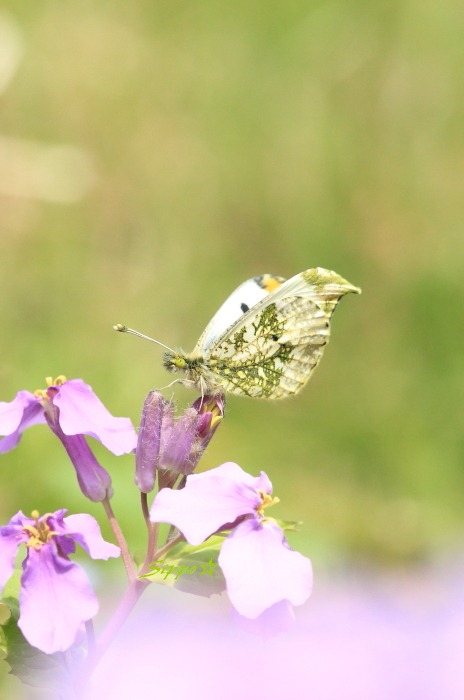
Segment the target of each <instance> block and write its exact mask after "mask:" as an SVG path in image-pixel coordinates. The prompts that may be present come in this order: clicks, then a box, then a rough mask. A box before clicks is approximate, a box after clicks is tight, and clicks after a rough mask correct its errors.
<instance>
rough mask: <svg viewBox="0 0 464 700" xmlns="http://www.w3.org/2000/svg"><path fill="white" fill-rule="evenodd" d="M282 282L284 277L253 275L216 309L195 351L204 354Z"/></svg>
mask: <svg viewBox="0 0 464 700" xmlns="http://www.w3.org/2000/svg"><path fill="white" fill-rule="evenodd" d="M282 282H285V278H284V277H278V276H276V275H269V274H265V275H260V276H259V277H252V278H251V279H249V280H247V281H246V282H244V283H243V284H241V285H240V286H239V287H237V289H235V290H234V291H233V292H232V294H231V295H230V296H229V297H227V299H226V300H225V302H224V303H223V304H222V306H221V307H220V308H219V309H218V310H217V311H216V313H215V314H214V316H213V318H212V319H211V321H210V322H209V323H208V325H207V326H206V328H205V330H204V331H203V333H202V334H201V337H200V339H199V340H198V342H197V344H196V346H195V349H194V351H193V352H194V353H201V354H203V353H204V352H205V351H206V350H208V349H209V348H210V347H211V346H212V345H213V344H214V343H215V342H216V340H217V339H218V338H219V337H221V336H223V335H224V334H225V332H226V331H227V330H228V329H229V328H231V327H232V326H233V325H234V324H235V323H237V322H238V321H239V319H241V318H243V315H244V314H245V313H247V312H248V311H249V310H250V309H251V308H252V307H253V306H255V305H256V304H257V303H258V302H259V301H261V300H262V299H265V298H266V297H267V296H268V295H269V294H270V293H271V292H272V291H273V290H274V289H276V288H277V287H279V286H280V285H281V284H282Z"/></svg>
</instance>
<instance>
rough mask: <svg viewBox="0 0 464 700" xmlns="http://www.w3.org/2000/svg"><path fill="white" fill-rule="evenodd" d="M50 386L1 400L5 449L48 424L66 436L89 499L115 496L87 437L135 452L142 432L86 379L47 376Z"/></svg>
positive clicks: (0, 449)
mask: <svg viewBox="0 0 464 700" xmlns="http://www.w3.org/2000/svg"><path fill="white" fill-rule="evenodd" d="M47 383H48V388H47V389H44V390H38V391H36V392H35V393H34V394H31V393H30V392H29V391H19V392H18V393H17V395H16V397H15V398H14V399H13V401H11V402H10V403H6V402H3V401H2V402H0V434H2V435H5V436H6V437H4V438H3V440H0V453H1V452H7V451H8V450H11V449H12V448H13V447H16V445H17V444H18V442H19V440H20V438H21V435H22V433H23V431H24V430H25V429H26V428H28V427H29V426H31V425H35V424H36V423H48V425H49V426H50V428H51V429H52V430H53V432H54V433H55V435H56V436H57V437H58V438H59V439H60V440H61V442H62V443H63V445H64V448H65V449H66V451H67V453H68V455H69V457H70V459H71V462H72V463H73V466H74V468H75V469H76V473H77V478H78V481H79V485H80V487H81V489H82V492H83V493H84V495H85V496H87V498H90V499H91V500H92V501H102V500H104V499H105V498H109V497H111V495H112V488H111V478H110V476H109V474H108V472H107V471H106V470H105V469H104V468H103V467H102V466H101V465H100V464H99V463H98V462H97V460H96V458H95V456H94V455H93V453H92V451H91V450H90V448H89V446H88V445H87V442H86V441H85V438H84V437H83V435H90V436H91V437H93V438H95V439H97V440H99V441H100V442H101V443H102V444H103V445H104V446H105V447H106V448H108V449H109V450H111V452H113V453H114V454H115V455H121V454H124V453H126V452H131V451H132V450H133V449H134V448H135V445H136V442H137V435H136V433H135V430H134V428H133V426H132V423H131V422H130V420H129V418H115V417H114V416H112V415H111V414H110V413H109V412H108V410H107V409H106V408H105V406H104V405H103V404H102V402H101V401H100V399H99V398H98V397H97V396H96V395H95V394H94V393H93V391H92V389H91V387H90V386H89V385H88V384H85V382H83V381H82V379H71V380H69V381H67V380H66V379H65V378H64V377H63V376H61V377H58V378H57V379H56V380H54V381H53V380H52V379H51V377H48V378H47Z"/></svg>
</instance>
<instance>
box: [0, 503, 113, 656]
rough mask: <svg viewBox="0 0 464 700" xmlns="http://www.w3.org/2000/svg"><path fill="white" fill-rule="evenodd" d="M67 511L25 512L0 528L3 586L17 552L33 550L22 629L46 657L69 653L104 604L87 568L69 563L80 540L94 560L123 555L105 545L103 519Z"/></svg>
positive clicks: (26, 568)
mask: <svg viewBox="0 0 464 700" xmlns="http://www.w3.org/2000/svg"><path fill="white" fill-rule="evenodd" d="M65 513H66V510H65V509H62V510H57V511H55V512H54V513H47V514H46V515H43V516H41V517H40V516H39V514H38V513H37V512H33V513H32V517H31V518H28V517H26V516H25V515H24V514H23V513H22V512H21V511H19V512H18V513H17V514H16V515H14V516H13V518H12V519H11V520H10V522H9V523H8V525H5V526H4V527H1V528H0V587H1V588H3V586H4V585H5V583H6V582H7V581H8V579H9V578H10V576H11V574H12V573H13V569H14V560H15V556H16V550H17V548H18V547H19V545H21V544H25V545H26V547H27V556H26V558H25V560H24V561H23V574H22V576H21V591H20V596H19V607H20V617H19V622H18V625H19V627H20V628H21V631H22V633H23V634H24V636H25V637H26V639H27V640H28V642H29V643H30V644H32V646H35V647H37V648H38V649H41V650H42V651H43V652H45V653H46V654H52V653H54V652H56V651H65V650H66V649H68V648H69V647H70V646H71V645H72V644H73V642H74V641H75V639H76V635H77V633H78V632H79V629H80V627H81V625H82V623H83V622H85V621H87V620H90V619H91V618H92V617H94V615H95V614H96V613H97V611H98V600H97V597H96V595H95V593H94V591H93V589H92V587H91V585H90V582H89V580H88V578H87V575H86V573H85V572H84V570H83V569H82V568H81V567H80V566H78V565H77V564H75V563H73V562H72V561H70V559H69V555H70V554H73V553H74V551H75V549H76V542H77V543H78V544H80V545H81V547H82V548H83V549H84V550H85V551H86V552H87V554H88V555H89V556H90V557H92V559H108V558H109V557H117V556H119V554H120V550H119V547H116V546H115V545H114V544H110V543H109V542H105V540H104V539H103V538H102V536H101V533H100V528H99V526H98V523H97V521H96V520H95V519H94V518H92V516H90V515H87V514H85V513H80V514H77V515H70V516H68V517H67V518H65V517H64V515H65Z"/></svg>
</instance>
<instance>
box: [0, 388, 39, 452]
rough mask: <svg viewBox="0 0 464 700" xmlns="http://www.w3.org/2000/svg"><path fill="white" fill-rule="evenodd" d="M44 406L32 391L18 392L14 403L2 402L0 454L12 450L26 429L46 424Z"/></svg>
mask: <svg viewBox="0 0 464 700" xmlns="http://www.w3.org/2000/svg"><path fill="white" fill-rule="evenodd" d="M45 422H46V421H45V417H44V413H43V408H42V405H41V403H40V401H39V399H37V398H36V397H35V396H34V394H31V392H30V391H18V393H17V394H16V396H15V398H14V399H13V401H10V402H6V401H0V435H5V436H6V437H4V438H3V440H0V453H4V452H8V451H9V450H12V449H13V448H14V447H16V445H17V444H18V442H19V440H20V439H21V435H22V433H23V431H24V430H26V428H29V427H30V426H31V425H35V424H36V423H45Z"/></svg>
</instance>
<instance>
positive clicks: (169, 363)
mask: <svg viewBox="0 0 464 700" xmlns="http://www.w3.org/2000/svg"><path fill="white" fill-rule="evenodd" d="M163 365H164V366H165V368H166V369H167V370H168V372H179V371H181V372H186V371H187V370H188V369H189V365H190V363H189V361H188V360H187V358H186V357H185V356H184V355H182V354H181V353H178V352H165V353H164V356H163Z"/></svg>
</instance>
